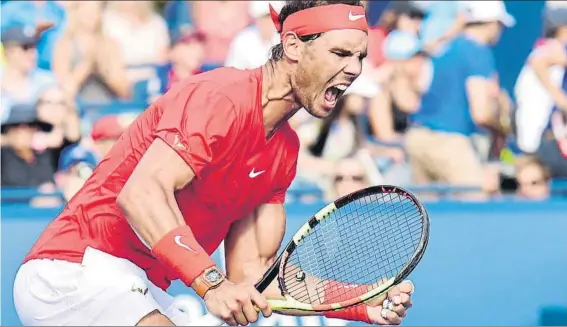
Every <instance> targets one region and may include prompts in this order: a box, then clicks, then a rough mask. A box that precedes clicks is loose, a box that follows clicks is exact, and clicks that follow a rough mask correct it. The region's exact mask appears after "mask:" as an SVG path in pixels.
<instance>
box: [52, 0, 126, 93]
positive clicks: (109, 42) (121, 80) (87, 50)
mask: <svg viewBox="0 0 567 327" xmlns="http://www.w3.org/2000/svg"><path fill="white" fill-rule="evenodd" d="M103 6H104V2H103V1H73V2H70V4H69V6H68V9H67V12H68V24H67V27H66V28H65V30H64V32H63V34H62V36H61V37H60V38H59V40H58V42H57V44H56V47H55V57H54V59H53V71H54V73H55V75H56V76H57V78H58V79H59V81H60V82H61V84H62V85H63V86H64V87H65V89H66V90H67V91H68V92H69V94H70V95H71V96H73V97H75V96H78V97H79V99H80V100H81V101H85V102H89V103H93V102H94V103H105V102H109V101H111V100H113V99H115V98H122V99H127V98H128V97H129V96H130V91H131V83H130V81H129V80H128V78H127V75H126V67H125V66H124V60H123V58H122V56H121V53H120V49H119V47H118V44H117V43H116V42H115V41H114V40H113V39H111V38H109V37H106V36H105V35H103V34H102V26H101V17H102V11H103Z"/></svg>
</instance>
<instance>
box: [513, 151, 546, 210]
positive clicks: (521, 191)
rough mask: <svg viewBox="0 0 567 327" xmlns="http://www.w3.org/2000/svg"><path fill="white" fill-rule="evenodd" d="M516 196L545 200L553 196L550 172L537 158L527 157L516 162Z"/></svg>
mask: <svg viewBox="0 0 567 327" xmlns="http://www.w3.org/2000/svg"><path fill="white" fill-rule="evenodd" d="M515 170H516V181H517V185H518V188H517V190H516V194H517V195H518V196H519V197H521V198H524V199H529V200H545V199H547V198H548V197H549V196H550V194H551V178H550V174H549V171H548V170H547V168H546V167H545V165H544V164H543V162H541V161H540V160H539V159H538V158H537V157H534V156H526V157H521V158H518V159H517V160H516V165H515Z"/></svg>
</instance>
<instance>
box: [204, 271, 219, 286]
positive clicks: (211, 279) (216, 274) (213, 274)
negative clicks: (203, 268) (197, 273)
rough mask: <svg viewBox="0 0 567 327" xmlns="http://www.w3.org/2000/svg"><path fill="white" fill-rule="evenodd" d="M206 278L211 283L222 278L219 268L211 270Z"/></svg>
mask: <svg viewBox="0 0 567 327" xmlns="http://www.w3.org/2000/svg"><path fill="white" fill-rule="evenodd" d="M205 278H207V280H208V281H209V282H210V283H213V284H214V283H217V282H219V281H220V280H221V279H222V275H221V274H220V272H218V271H217V270H211V271H209V272H208V273H207V274H205Z"/></svg>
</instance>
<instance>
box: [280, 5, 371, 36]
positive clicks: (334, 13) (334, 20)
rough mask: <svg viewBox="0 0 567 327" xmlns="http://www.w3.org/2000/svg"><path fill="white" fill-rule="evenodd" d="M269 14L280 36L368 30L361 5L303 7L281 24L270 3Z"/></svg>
mask: <svg viewBox="0 0 567 327" xmlns="http://www.w3.org/2000/svg"><path fill="white" fill-rule="evenodd" d="M270 16H271V17H272V21H273V22H274V25H276V30H277V31H278V32H279V33H280V35H282V36H283V35H285V34H286V33H287V32H295V34H297V35H298V36H304V35H313V34H319V33H323V32H328V31H332V30H343V29H357V30H361V31H364V32H368V22H367V21H366V13H365V11H364V7H362V6H350V5H345V4H336V5H324V6H317V7H313V8H308V9H304V10H301V11H298V12H295V13H293V14H291V15H289V16H288V17H287V18H286V19H285V21H284V23H283V26H282V25H281V24H280V23H279V20H278V16H279V15H278V13H277V12H276V11H275V10H274V8H273V7H272V5H270Z"/></svg>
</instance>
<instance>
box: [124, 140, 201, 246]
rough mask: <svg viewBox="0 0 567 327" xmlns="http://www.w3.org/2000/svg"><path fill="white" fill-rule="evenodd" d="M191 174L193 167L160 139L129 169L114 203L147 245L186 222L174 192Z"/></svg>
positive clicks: (192, 176) (184, 183) (189, 180)
mask: <svg viewBox="0 0 567 327" xmlns="http://www.w3.org/2000/svg"><path fill="white" fill-rule="evenodd" d="M194 177H195V174H194V173H193V170H192V169H191V168H190V167H189V166H188V165H187V164H186V163H185V161H183V159H181V157H180V156H179V155H178V154H177V153H176V152H175V151H174V150H173V149H171V147H170V146H169V145H167V144H166V143H165V142H164V141H162V140H161V139H156V140H154V142H153V143H152V144H151V145H150V147H149V148H148V150H147V152H146V153H145V154H144V156H143V157H142V159H141V160H140V163H139V164H138V165H137V166H136V169H134V171H133V172H132V175H131V176H130V178H129V179H128V181H127V182H126V184H125V185H124V188H123V189H122V191H121V192H120V194H119V195H118V198H117V203H118V205H119V206H120V207H121V208H122V210H124V213H125V214H126V217H127V218H128V221H129V222H130V224H131V225H132V227H133V228H134V230H135V231H136V232H137V233H138V234H139V235H140V236H141V238H142V239H143V240H144V242H145V243H146V244H147V245H148V246H149V247H153V246H154V245H155V244H156V243H157V242H158V241H159V240H160V239H161V238H162V237H163V236H165V235H166V234H167V233H168V232H170V231H171V230H173V229H175V228H177V227H180V226H184V225H186V223H185V220H184V219H183V216H182V215H181V212H180V211H179V207H178V206H177V203H176V201H175V197H174V192H175V191H176V190H179V189H181V188H183V187H184V186H185V185H187V184H188V183H190V182H191V180H193V178H194Z"/></svg>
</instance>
